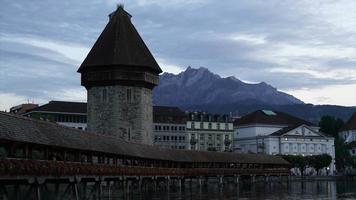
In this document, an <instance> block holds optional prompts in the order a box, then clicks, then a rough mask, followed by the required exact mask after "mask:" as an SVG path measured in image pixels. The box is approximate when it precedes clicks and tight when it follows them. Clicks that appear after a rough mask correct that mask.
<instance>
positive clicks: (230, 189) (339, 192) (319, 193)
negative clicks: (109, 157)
mask: <svg viewBox="0 0 356 200" xmlns="http://www.w3.org/2000/svg"><path fill="white" fill-rule="evenodd" d="M117 195H118V196H116V197H115V194H113V195H112V197H113V198H112V199H122V198H123V196H121V195H120V194H117ZM105 199H107V198H105ZM125 199H153V200H156V199H157V200H158V199H164V200H189V199H192V200H193V199H194V200H200V199H201V200H205V199H211V200H217V199H219V200H220V199H226V200H230V199H231V200H232V199H242V200H244V199H273V200H274V199H281V200H288V199H291V200H294V199H295V200H299V199H303V200H308V199H322V200H326V199H340V200H349V199H356V181H293V182H290V183H289V184H287V182H283V183H278V182H267V183H264V182H258V183H255V184H251V183H248V182H243V183H240V184H239V185H238V186H236V185H234V184H227V185H225V186H224V187H222V188H221V187H218V186H217V184H215V183H209V184H208V185H207V186H206V187H199V186H198V185H193V186H192V187H187V186H186V187H185V189H182V190H179V189H178V188H176V189H174V188H171V189H170V191H169V192H168V191H164V190H162V191H152V190H150V191H143V192H141V193H138V192H135V191H133V192H132V193H130V194H129V195H126V196H125Z"/></svg>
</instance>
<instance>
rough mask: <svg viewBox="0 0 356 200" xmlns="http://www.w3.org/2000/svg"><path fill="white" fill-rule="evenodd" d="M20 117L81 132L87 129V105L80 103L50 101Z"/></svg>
mask: <svg viewBox="0 0 356 200" xmlns="http://www.w3.org/2000/svg"><path fill="white" fill-rule="evenodd" d="M22 115H23V116H26V117H31V118H36V119H41V120H45V121H50V122H55V123H57V124H61V125H64V126H68V127H72V128H77V129H81V130H86V129H87V104H86V103H82V102H68V101H50V102H49V103H48V104H44V105H42V106H37V107H35V108H32V109H30V110H27V111H26V112H25V113H23V114H22Z"/></svg>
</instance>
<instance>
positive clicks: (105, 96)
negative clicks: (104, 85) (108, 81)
mask: <svg viewBox="0 0 356 200" xmlns="http://www.w3.org/2000/svg"><path fill="white" fill-rule="evenodd" d="M107 99H108V91H107V90H106V89H103V102H106V101H107Z"/></svg>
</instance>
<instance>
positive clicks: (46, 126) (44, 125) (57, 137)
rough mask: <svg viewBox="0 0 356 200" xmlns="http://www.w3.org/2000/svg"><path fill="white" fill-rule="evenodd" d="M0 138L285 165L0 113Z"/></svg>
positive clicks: (271, 159)
mask: <svg viewBox="0 0 356 200" xmlns="http://www.w3.org/2000/svg"><path fill="white" fill-rule="evenodd" d="M0 140H5V141H6V140H7V141H17V142H23V143H31V144H39V145H46V146H52V147H61V148H67V149H70V150H84V151H94V152H102V153H109V154H116V155H125V156H131V157H137V158H146V159H156V160H168V161H176V162H232V163H255V164H257V163H263V164H288V162H287V161H285V160H283V159H282V158H281V157H278V156H271V155H259V154H238V153H228V152H204V151H188V150H173V149H160V148H158V147H155V146H149V145H142V144H137V143H132V142H127V141H124V140H121V139H118V138H113V137H109V136H103V135H99V134H95V133H90V132H85V131H81V130H78V129H74V128H69V127H65V126H61V125H58V124H55V123H51V122H46V121H40V120H35V119H31V118H27V117H22V116H18V115H14V114H9V113H5V112H0Z"/></svg>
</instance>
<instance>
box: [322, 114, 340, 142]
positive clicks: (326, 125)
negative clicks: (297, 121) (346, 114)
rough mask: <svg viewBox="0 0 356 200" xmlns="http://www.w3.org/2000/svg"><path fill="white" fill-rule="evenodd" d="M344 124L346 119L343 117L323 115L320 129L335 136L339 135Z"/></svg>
mask: <svg viewBox="0 0 356 200" xmlns="http://www.w3.org/2000/svg"><path fill="white" fill-rule="evenodd" d="M343 125H344V121H343V120H342V119H339V118H335V117H333V116H329V115H326V116H323V117H321V119H320V122H319V126H320V131H321V132H323V133H326V134H327V135H329V136H333V137H334V138H337V137H338V133H339V131H340V129H341V128H342V126H343Z"/></svg>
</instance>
